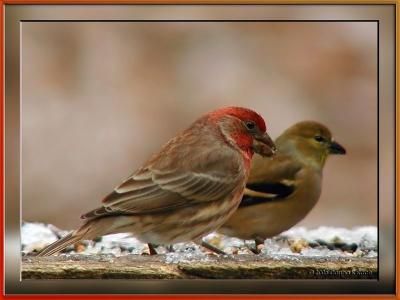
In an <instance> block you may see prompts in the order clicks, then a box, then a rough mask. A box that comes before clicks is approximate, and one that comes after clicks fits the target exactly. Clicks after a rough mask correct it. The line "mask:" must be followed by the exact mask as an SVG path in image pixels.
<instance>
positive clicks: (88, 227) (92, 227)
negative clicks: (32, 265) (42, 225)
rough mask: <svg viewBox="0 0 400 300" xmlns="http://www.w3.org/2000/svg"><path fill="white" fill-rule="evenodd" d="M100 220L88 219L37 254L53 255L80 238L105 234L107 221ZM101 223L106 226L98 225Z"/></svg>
mask: <svg viewBox="0 0 400 300" xmlns="http://www.w3.org/2000/svg"><path fill="white" fill-rule="evenodd" d="M102 221H103V220H102V219H94V220H88V221H87V222H86V223H84V224H83V225H82V226H81V227H80V228H79V229H77V230H74V231H72V232H71V233H69V234H67V235H66V236H64V237H63V238H61V239H59V240H58V241H55V242H54V243H52V244H50V245H48V246H47V247H46V248H44V249H43V250H41V251H40V252H39V253H38V254H37V256H48V255H53V254H55V253H57V252H60V251H61V250H63V249H65V248H67V247H68V246H70V245H73V244H75V243H77V242H79V241H81V240H90V239H94V238H95V237H98V236H100V235H104V234H107V225H108V223H106V222H104V221H103V222H102ZM102 223H105V225H106V226H98V225H101V224H102Z"/></svg>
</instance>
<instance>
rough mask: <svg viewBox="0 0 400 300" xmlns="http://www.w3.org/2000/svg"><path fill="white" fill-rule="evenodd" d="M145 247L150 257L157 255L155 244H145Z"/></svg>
mask: <svg viewBox="0 0 400 300" xmlns="http://www.w3.org/2000/svg"><path fill="white" fill-rule="evenodd" d="M147 246H148V247H149V252H150V255H157V254H158V253H157V251H156V247H157V246H156V245H155V244H152V243H147Z"/></svg>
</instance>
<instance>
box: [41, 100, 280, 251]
mask: <svg viewBox="0 0 400 300" xmlns="http://www.w3.org/2000/svg"><path fill="white" fill-rule="evenodd" d="M254 152H256V153H258V154H260V155H262V156H272V155H273V154H274V152H275V145H274V143H273V141H272V140H271V138H270V137H269V136H268V134H267V133H266V126H265V122H264V120H263V118H262V117H261V116H260V115H259V114H257V113H256V112H254V111H252V110H250V109H246V108H241V107H227V108H222V109H218V110H216V111H213V112H211V113H208V114H206V115H204V116H202V117H201V118H199V119H198V120H197V121H195V122H194V123H193V124H192V125H191V126H190V127H189V128H187V129H186V130H184V131H183V132H181V133H180V134H178V135H177V136H176V137H174V138H172V139H171V140H169V141H168V142H167V143H166V144H165V145H164V146H163V147H162V148H161V150H160V152H158V153H157V154H155V155H154V156H153V157H152V158H150V160H148V161H147V162H146V163H144V165H143V167H142V168H140V169H139V170H137V171H136V172H135V173H133V174H132V175H131V176H129V177H128V178H127V179H126V180H125V181H124V182H123V183H122V184H121V185H119V186H118V187H117V188H115V189H114V191H113V192H112V193H111V194H109V195H108V196H107V197H106V198H105V199H104V200H103V205H102V206H101V207H99V208H97V209H94V210H92V211H90V212H88V213H86V214H84V215H83V216H82V218H83V219H85V223H84V224H83V225H82V226H81V227H80V228H79V229H77V230H74V231H73V232H71V233H70V234H68V235H67V236H65V237H63V238H62V239H60V240H58V241H56V242H54V243H53V244H51V245H49V246H47V247H46V248H45V249H43V250H42V251H41V252H39V254H38V255H39V256H45V255H52V254H54V253H57V252H59V251H61V250H62V249H64V248H65V247H67V246H69V245H71V244H74V243H76V242H78V241H80V240H83V239H93V238H96V237H98V236H102V235H106V234H113V233H122V232H130V233H132V234H133V235H134V236H135V237H137V238H138V239H139V240H141V241H142V242H145V243H151V244H174V243H179V242H186V241H195V242H200V240H201V237H203V236H204V235H207V234H208V233H210V232H212V231H214V230H216V229H218V228H219V227H220V226H221V225H222V224H223V223H225V222H226V220H227V219H228V218H229V217H230V216H231V215H232V213H233V212H234V211H235V210H236V209H237V207H238V206H239V204H240V201H241V199H242V196H243V191H244V188H245V184H246V181H247V178H248V175H249V170H250V164H251V159H252V156H253V153H254Z"/></svg>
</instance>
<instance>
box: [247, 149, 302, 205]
mask: <svg viewBox="0 0 400 300" xmlns="http://www.w3.org/2000/svg"><path fill="white" fill-rule="evenodd" d="M301 169H302V164H301V163H299V162H297V161H295V160H293V159H292V158H290V157H288V156H277V157H276V158H273V159H265V158H255V160H254V161H253V163H252V169H251V173H250V178H249V180H248V182H247V184H246V189H245V191H244V195H243V198H242V201H241V203H240V207H244V206H249V205H254V204H259V203H265V202H270V201H276V200H282V199H285V198H287V197H288V196H289V195H291V194H292V193H293V192H294V191H295V189H296V180H295V179H296V175H297V174H298V172H299V171H301Z"/></svg>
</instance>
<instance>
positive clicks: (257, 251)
mask: <svg viewBox="0 0 400 300" xmlns="http://www.w3.org/2000/svg"><path fill="white" fill-rule="evenodd" d="M254 243H255V245H256V246H255V248H252V247H249V249H250V250H251V252H253V253H254V254H260V252H261V251H260V249H258V246H259V245H263V244H264V240H263V239H262V238H260V237H259V236H256V237H255V238H254Z"/></svg>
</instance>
